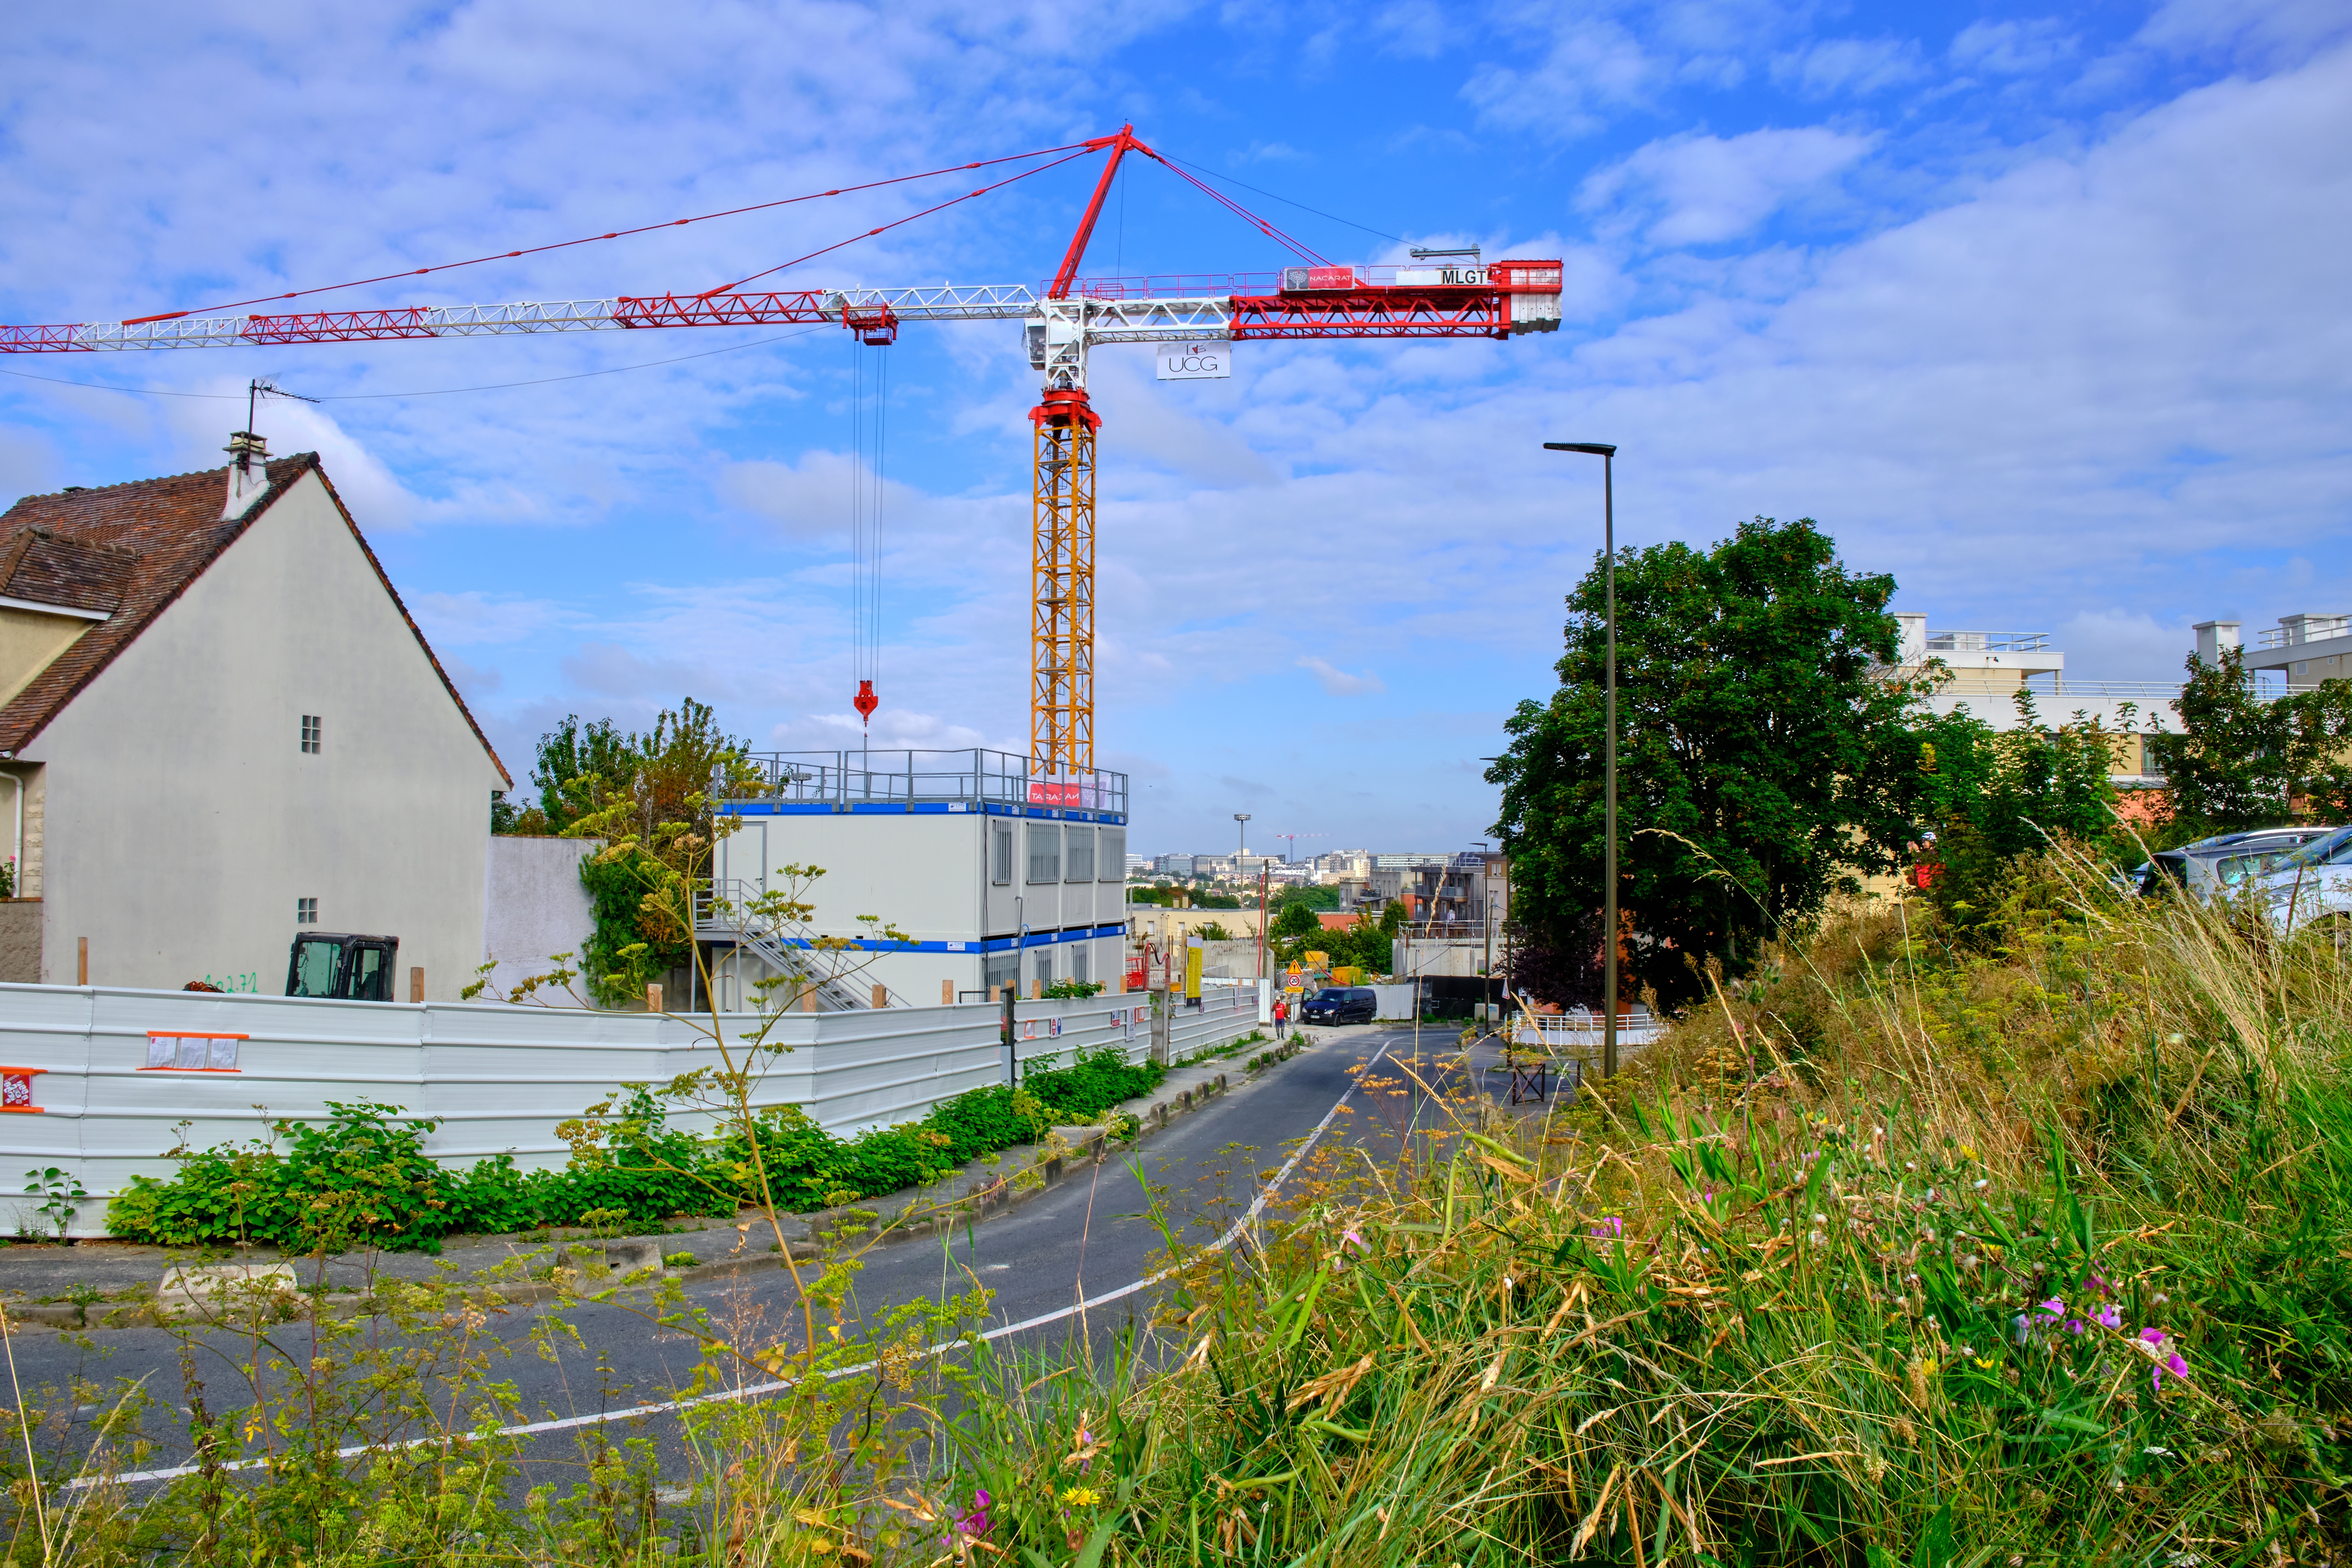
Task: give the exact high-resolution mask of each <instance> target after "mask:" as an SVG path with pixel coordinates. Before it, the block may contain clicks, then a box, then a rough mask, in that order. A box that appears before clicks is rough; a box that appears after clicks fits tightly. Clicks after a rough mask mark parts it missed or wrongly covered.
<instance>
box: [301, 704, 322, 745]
mask: <svg viewBox="0 0 2352 1568" xmlns="http://www.w3.org/2000/svg"><path fill="white" fill-rule="evenodd" d="M302 749H303V750H304V751H305V752H311V753H313V754H315V753H316V752H318V750H319V715H317V714H316V713H305V714H303V715H302Z"/></svg>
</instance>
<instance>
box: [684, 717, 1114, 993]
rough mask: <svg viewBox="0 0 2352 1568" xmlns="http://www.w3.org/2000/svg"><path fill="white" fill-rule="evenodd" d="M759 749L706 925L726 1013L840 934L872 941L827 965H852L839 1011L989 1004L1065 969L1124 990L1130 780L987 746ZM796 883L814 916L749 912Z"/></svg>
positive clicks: (1034, 987) (823, 966)
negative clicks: (1046, 765) (800, 872)
mask: <svg viewBox="0 0 2352 1568" xmlns="http://www.w3.org/2000/svg"><path fill="white" fill-rule="evenodd" d="M752 760H753V761H754V763H756V764H757V765H758V777H757V779H756V780H755V781H754V782H752V783H751V784H748V785H746V784H736V785H734V786H732V787H730V788H729V789H727V790H725V791H724V792H722V793H723V794H724V795H726V796H727V798H725V799H723V800H720V801H719V803H718V804H717V806H716V811H717V813H718V815H719V817H720V818H721V824H720V826H721V828H722V832H721V836H720V837H719V841H718V843H717V845H716V846H715V847H714V849H713V852H712V879H711V880H712V891H713V894H714V895H715V898H714V900H713V902H712V903H711V905H710V906H709V910H707V912H706V915H705V917H704V918H702V919H700V920H699V921H698V931H697V935H698V939H699V940H700V941H701V942H703V943H705V944H706V946H707V947H708V949H709V952H710V956H711V960H712V964H713V971H714V975H715V981H714V983H715V984H717V985H718V986H719V1003H720V1005H721V1006H722V1007H727V1008H734V1007H740V1006H743V1005H748V1004H749V1002H750V1001H751V998H752V997H753V995H754V994H756V993H755V988H756V986H757V985H758V984H759V983H760V981H761V980H762V979H766V978H770V977H772V976H773V975H775V974H777V973H780V972H781V971H782V965H783V963H785V962H789V958H788V955H787V954H786V953H785V952H783V951H782V950H784V949H793V948H803V947H805V946H807V945H809V944H810V943H811V942H813V941H823V940H826V939H830V940H833V941H839V942H851V943H855V944H856V950H857V951H856V954H855V955H854V956H850V955H846V954H844V955H841V956H834V957H828V958H827V959H825V960H824V961H821V962H818V963H814V965H813V966H814V967H815V968H817V969H818V970H820V971H834V972H838V971H840V970H843V969H845V968H846V969H849V970H851V971H854V973H849V974H848V975H847V976H846V977H845V982H844V984H840V985H837V986H831V987H827V988H825V990H824V992H822V993H821V994H819V995H818V997H817V998H816V1005H818V1006H820V1007H824V1008H831V1007H835V1006H853V1005H854V1006H863V1005H869V1004H870V1001H871V998H872V993H873V987H874V986H876V985H880V986H882V987H884V990H885V996H886V999H887V1002H888V1003H889V1004H890V1005H894V1006H935V1005H939V1004H940V1003H941V1002H943V1001H950V1002H952V1001H977V1000H983V999H985V998H986V997H987V995H988V994H989V991H990V989H991V988H992V987H998V988H1001V987H1003V986H1007V985H1016V986H1018V987H1019V990H1020V994H1022V995H1024V996H1027V995H1033V994H1035V993H1036V992H1037V991H1038V990H1039V989H1040V988H1041V987H1043V986H1045V985H1050V984H1054V983H1055V982H1056V981H1062V980H1082V981H1091V982H1094V983H1097V984H1101V985H1103V986H1104V987H1105V988H1106V990H1108V991H1110V992H1118V991H1120V990H1122V989H1123V984H1124V978H1125V975H1124V971H1125V965H1124V963H1122V962H1121V961H1122V958H1123V955H1124V951H1125V934H1126V921H1127V906H1126V879H1127V818H1128V783H1127V776H1126V775H1125V774H1123V773H1078V774H1068V773H1045V771H1044V770H1042V769H1039V768H1037V767H1036V766H1035V765H1034V764H1033V763H1031V762H1030V760H1029V759H1027V758H1025V757H1021V756H1015V755H1013V754H1011V753H1008V752H991V751H985V750H972V751H961V752H923V751H887V752H879V751H877V752H856V751H851V752H770V753H766V754H763V755H760V756H757V757H755V758H753V759H752ZM793 867H816V868H822V869H823V871H824V875H823V876H821V877H816V878H814V879H806V878H803V877H801V876H797V875H795V874H794V873H793V872H792V871H790V870H788V869H787V868H793ZM793 889H802V890H800V891H799V892H797V893H796V894H795V897H796V898H798V899H799V900H803V901H804V902H806V903H807V904H808V905H809V906H811V912H810V913H809V914H808V915H807V916H806V917H805V919H804V920H803V921H796V922H792V923H790V924H787V925H783V926H772V925H769V924H767V923H766V922H762V921H758V920H746V919H745V918H744V916H743V915H742V913H741V912H740V911H744V910H750V909H752V908H754V907H755V906H756V904H757V902H758V900H759V899H760V898H761V896H762V895H763V894H767V893H772V892H787V891H791V890H793ZM864 916H871V917H874V920H875V921H878V922H879V924H880V925H881V926H885V927H893V928H896V929H897V930H898V931H900V932H902V933H903V937H904V940H892V939H889V938H886V937H884V936H882V935H880V934H879V932H878V931H877V927H876V926H875V925H873V924H869V923H868V922H867V921H865V920H862V919H861V918H860V917H864ZM720 917H724V918H720Z"/></svg>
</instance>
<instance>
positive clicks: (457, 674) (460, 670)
mask: <svg viewBox="0 0 2352 1568" xmlns="http://www.w3.org/2000/svg"><path fill="white" fill-rule="evenodd" d="M434 651H435V653H436V655H437V657H438V658H440V660H441V668H443V669H445V670H446V671H448V673H449V679H450V680H451V681H452V682H454V683H455V684H456V686H457V695H459V696H460V697H463V698H464V699H465V700H466V706H467V708H469V709H470V708H473V707H474V706H475V705H476V704H477V703H478V702H479V701H480V700H482V699H483V698H485V697H489V696H493V695H495V694H496V693H497V691H498V689H499V687H501V686H503V685H505V684H506V678H505V677H504V676H503V675H501V674H500V673H499V670H498V669H497V668H496V667H494V666H491V665H481V664H469V663H467V661H466V660H464V659H462V658H458V657H457V655H455V654H453V653H449V652H446V651H445V650H442V649H438V648H436V649H435V650H434Z"/></svg>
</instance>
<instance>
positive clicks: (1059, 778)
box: [725, 747, 1128, 816]
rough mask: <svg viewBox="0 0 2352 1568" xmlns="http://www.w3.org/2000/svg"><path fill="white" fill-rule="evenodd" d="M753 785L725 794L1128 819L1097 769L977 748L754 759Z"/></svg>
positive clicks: (1116, 785) (1120, 781) (1121, 780)
mask: <svg viewBox="0 0 2352 1568" xmlns="http://www.w3.org/2000/svg"><path fill="white" fill-rule="evenodd" d="M750 761H751V763H752V765H753V766H754V767H756V768H757V769H758V770H759V773H760V781H759V783H758V784H756V785H754V786H753V789H752V791H751V793H748V794H747V793H745V792H743V791H742V790H741V789H740V788H738V789H736V790H733V791H731V792H725V793H726V798H728V799H730V800H739V801H774V802H778V803H788V804H794V805H819V804H829V805H880V804H898V805H913V804H916V803H918V802H920V803H934V802H941V801H946V802H955V801H961V802H963V803H965V804H968V805H1052V806H1067V807H1074V808H1076V809H1079V810H1085V811H1108V812H1115V813H1117V814H1118V815H1119V816H1125V815H1127V800H1128V789H1127V775H1126V774H1125V773H1110V772H1108V771H1104V770H1096V771H1094V772H1091V773H1066V772H1058V771H1055V770H1054V769H1050V768H1046V767H1045V766H1043V765H1041V764H1039V763H1035V762H1033V761H1032V760H1031V759H1030V758H1027V757H1024V756H1017V755H1015V754H1014V753H1013V752H992V751H988V750H985V749H983V748H980V747H974V748H972V749H971V750H970V751H962V752H923V751H882V752H868V751H839V752H752V753H751V758H750Z"/></svg>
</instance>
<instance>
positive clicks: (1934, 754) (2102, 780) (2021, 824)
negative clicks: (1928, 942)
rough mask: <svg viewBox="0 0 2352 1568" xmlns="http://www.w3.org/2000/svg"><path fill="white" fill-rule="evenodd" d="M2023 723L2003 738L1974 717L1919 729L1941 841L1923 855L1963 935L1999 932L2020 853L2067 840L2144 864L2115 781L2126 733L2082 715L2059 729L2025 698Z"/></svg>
mask: <svg viewBox="0 0 2352 1568" xmlns="http://www.w3.org/2000/svg"><path fill="white" fill-rule="evenodd" d="M2017 720H2018V721H2017V723H2016V724H2015V725H2014V726H2013V727H2011V728H2010V729H2007V730H2001V731H1995V730H1994V729H1993V728H1992V726H1990V724H1987V723H1986V722H1984V721H1982V720H1980V719H1977V718H1973V717H1971V716H1969V714H1967V713H1952V714H1946V715H1943V716H1941V717H1934V716H1929V715H1926V714H1923V715H1921V716H1920V718H1919V720H1918V722H1917V726H1916V729H1917V733H1918V735H1919V737H1920V740H1921V742H1922V743H1921V745H1920V748H1919V774H1920V779H1919V783H1920V796H1921V800H1920V808H1919V809H1920V816H1921V819H1922V823H1923V825H1924V826H1926V827H1927V829H1928V830H1930V831H1933V832H1934V833H1935V834H1936V836H1937V843H1936V845H1935V847H1934V848H1933V849H1932V850H1930V849H1927V848H1926V847H1924V846H1923V847H1922V850H1921V853H1920V857H1919V858H1921V859H1922V860H1923V861H1928V862H1932V863H1933V864H1935V865H1937V867H1938V869H1937V873H1936V876H1935V879H1934V880H1933V881H1932V882H1931V883H1930V884H1929V885H1928V896H1929V897H1930V898H1931V899H1932V900H1934V901H1935V903H1936V905H1937V908H1939V909H1940V910H1942V911H1943V914H1944V917H1945V919H1946V920H1947V921H1950V922H1951V924H1952V926H1953V927H1954V928H1955V929H1956V930H1958V931H1960V932H1961V933H1962V934H1963V935H1969V936H1976V937H1983V938H1990V937H1991V936H1993V935H1995V934H1997V933H1998V931H2000V910H1999V909H1998V908H1997V907H1996V906H1997V901H1998V897H1999V889H2000V879H2001V876H2002V873H2003V871H2004V869H2005V868H2007V867H2008V866H2009V865H2010V863H2011V861H2013V860H2014V859H2015V858H2017V857H2018V856H2020V855H2023V854H2026V853H2029V852H2031V851H2033V850H2037V849H2040V848H2042V847H2044V846H2046V845H2049V844H2052V843H2055V842H2059V841H2062V840H2063V841H2067V842H2071V843H2074V844H2076V845H2080V846H2083V847H2087V848H2089V849H2091V850H2093V851H2094V852H2106V853H2110V854H2114V855H2117V856H2126V855H2129V856H2131V857H2132V858H2137V855H2136V854H2135V853H2134V851H2135V849H2136V846H2134V844H2133V843H2132V841H2131V839H2130V837H2129V836H2128V835H2127V834H2126V833H2125V832H2124V831H2123V827H2122V824H2121V823H2120V822H2119V821H2118V820H2117V818H2116V810H2115V805H2116V789H2115V784H2114V783H2113V781H2112V778H2111V776H2110V775H2111V774H2112V773H2114V771H2115V764H2116V748H2117V747H2118V746H2119V745H2120V744H2121V743H2122V742H2123V736H2122V735H2121V733H2119V732H2118V731H2113V730H2109V729H2107V728H2105V726H2104V725H2102V724H2101V723H2100V721H2098V720H2097V719H2095V718H2086V717H2084V716H2082V715H2080V714H2077V715H2075V716H2074V717H2073V718H2071V719H2068V720H2065V721H2063V722H2061V723H2059V724H2058V725H2057V726H2056V727H2054V728H2053V727H2051V726H2050V725H2048V724H2047V723H2046V722H2045V721H2044V720H2043V719H2042V714H2041V712H2040V710H2038V709H2037V708H2036V707H2035V705H2034V701H2033V699H2032V696H2031V695H2029V694H2028V693H2026V692H2023V691H2021V692H2019V693H2018V695H2017ZM2126 863H2128V862H2126Z"/></svg>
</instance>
